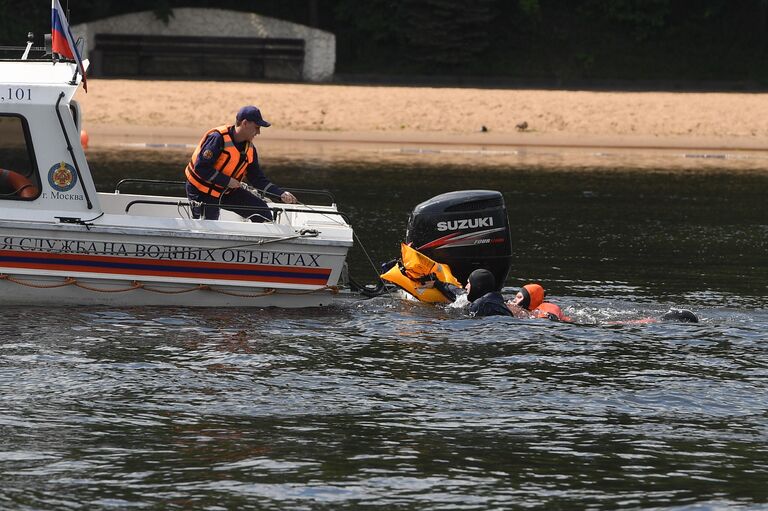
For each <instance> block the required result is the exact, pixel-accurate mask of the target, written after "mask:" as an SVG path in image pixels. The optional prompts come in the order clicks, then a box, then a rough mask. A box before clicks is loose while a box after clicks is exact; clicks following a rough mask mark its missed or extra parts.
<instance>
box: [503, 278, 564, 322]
mask: <svg viewBox="0 0 768 511" xmlns="http://www.w3.org/2000/svg"><path fill="white" fill-rule="evenodd" d="M545 295H546V292H545V291H544V288H543V287H541V285H539V284H526V285H524V286H523V287H521V288H520V291H518V292H517V294H516V295H515V297H514V298H513V299H512V300H510V301H508V302H507V307H508V308H509V310H510V311H511V312H512V314H513V315H515V317H528V318H543V319H549V320H552V321H567V322H570V321H571V318H569V317H568V316H566V315H565V314H563V311H562V309H561V308H560V307H559V306H558V305H555V304H554V303H550V302H545V301H544V296H545Z"/></svg>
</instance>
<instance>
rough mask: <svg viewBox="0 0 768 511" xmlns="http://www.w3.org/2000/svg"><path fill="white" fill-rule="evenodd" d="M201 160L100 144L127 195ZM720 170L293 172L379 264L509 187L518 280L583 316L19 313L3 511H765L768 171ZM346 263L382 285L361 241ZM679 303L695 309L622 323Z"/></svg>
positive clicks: (284, 179)
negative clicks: (467, 194)
mask: <svg viewBox="0 0 768 511" xmlns="http://www.w3.org/2000/svg"><path fill="white" fill-rule="evenodd" d="M185 155H186V153H184V154H182V153H180V152H178V153H177V152H174V151H156V152H138V151H119V152H116V153H98V152H95V153H93V154H92V155H90V157H91V167H92V169H93V171H94V173H95V176H96V179H97V181H98V184H99V188H100V189H103V190H109V189H111V187H113V186H114V184H115V182H116V181H117V180H118V179H119V178H120V177H125V176H127V175H131V176H132V177H154V178H162V179H176V178H177V177H178V175H179V168H180V167H183V164H184V162H183V159H184V157H185ZM722 164H723V162H710V161H701V162H693V163H692V164H690V165H686V166H682V167H681V166H677V167H676V168H666V167H664V166H658V167H653V168H646V169H644V170H643V171H637V170H625V169H622V168H621V166H611V165H599V166H584V167H581V168H569V169H568V170H562V171H561V170H556V169H553V168H552V167H551V166H547V167H537V166H535V165H529V164H527V163H526V162H521V161H518V160H516V161H515V162H514V163H513V164H508V165H497V164H494V165H485V164H483V162H480V163H478V162H473V163H453V164H448V165H443V164H435V163H434V162H431V161H430V162H421V161H419V160H418V159H414V158H408V159H407V160H403V161H399V160H397V159H396V158H395V159H392V158H388V159H386V160H385V162H384V163H371V162H365V163H350V162H334V163H329V162H324V161H319V160H318V161H303V162H300V163H297V162H296V161H288V160H286V161H277V162H275V163H274V164H273V165H271V166H270V167H268V168H267V172H268V174H269V175H270V176H271V177H272V178H273V179H274V180H275V181H276V182H278V183H280V184H282V185H285V186H294V187H301V188H328V189H331V190H332V191H333V192H334V193H335V196H336V199H337V202H338V203H339V207H340V209H341V210H342V211H344V212H346V213H347V214H348V215H349V216H350V218H351V220H352V223H353V225H354V226H355V228H356V232H357V234H358V236H359V238H360V242H361V243H362V246H363V247H364V248H365V251H366V252H367V254H368V255H369V256H370V258H371V259H372V261H373V264H374V265H377V264H378V263H380V262H383V261H386V260H388V259H391V258H393V257H396V256H397V255H398V244H399V242H400V241H401V240H402V239H403V237H404V234H405V223H406V220H407V216H408V213H409V212H410V211H411V209H412V208H413V206H415V205H416V204H417V203H419V202H421V201H423V200H426V199H428V198H430V197H432V196H434V195H437V194H439V193H442V192H446V191H450V190H457V189H475V188H482V189H495V190H500V191H502V192H503V193H504V196H505V200H506V203H507V208H508V212H509V216H510V218H511V219H512V220H513V226H512V231H513V239H514V240H515V242H514V243H513V250H514V253H515V255H514V260H513V267H512V271H511V272H510V277H509V280H508V281H507V283H506V285H507V287H506V288H505V292H507V293H513V292H514V289H515V287H516V286H518V285H520V284H523V283H525V282H527V281H530V280H536V281H540V282H542V283H543V284H544V286H545V287H546V288H547V290H548V294H549V296H550V297H551V299H552V300H553V301H555V302H557V303H558V304H560V305H561V306H563V307H564V309H565V310H566V312H567V313H568V314H569V315H570V316H572V317H573V318H574V319H575V320H576V321H577V324H558V323H554V322H548V321H543V320H527V321H525V320H512V319H508V318H485V319H482V320H480V319H472V318H469V317H468V315H467V312H466V309H465V308H462V307H433V306H425V305H421V304H415V303H409V302H403V301H400V300H397V299H393V298H392V297H387V296H383V297H378V298H374V299H370V300H364V299H362V298H361V297H358V296H355V295H352V294H349V295H346V296H344V297H343V298H341V299H340V300H339V301H338V303H337V305H336V306H334V307H330V308H326V309H320V310H263V309H241V310H210V309H173V308H168V309H149V308H131V309H116V308H71V307H66V306H64V305H62V306H61V307H59V308H53V309H37V308H8V309H5V310H3V311H2V312H1V313H0V314H2V322H0V388H2V391H0V481H2V484H1V485H0V508H2V509H14V510H27V509H29V510H32V509H89V510H90V509H211V510H220V509H334V510H336V509H419V510H421V509H436V510H437V509H440V510H445V509H449V510H452V509H455V510H475V509H477V510H486V509H686V510H694V509H695V510H700V509H765V508H768V485H766V483H767V482H768V442H767V441H766V440H767V439H768V412H767V411H766V410H768V392H766V390H767V389H768V311H766V309H767V307H766V306H767V305H768V270H767V269H766V266H767V265H766V263H767V262H768V258H767V256H766V254H767V252H766V249H767V248H768V241H767V240H768V212H767V211H766V207H765V195H766V191H768V172H765V171H761V170H759V169H757V170H755V169H743V168H735V169H734V168H725V166H722ZM350 272H351V274H352V275H353V276H354V277H355V278H356V280H359V281H367V282H372V281H373V279H374V270H373V268H371V263H369V261H368V259H367V257H366V256H365V255H364V253H363V250H362V249H361V248H360V246H359V245H358V247H356V248H355V249H354V250H353V252H352V253H351V255H350ZM670 307H685V308H688V309H691V310H693V311H694V312H696V314H697V315H698V316H699V317H700V318H701V322H700V323H698V324H681V323H668V322H659V323H651V324H631V323H630V324H627V323H623V324H622V323H621V322H622V321H626V320H633V319H639V318H644V317H658V316H660V315H661V314H662V313H663V312H665V311H666V310H667V309H669V308H670ZM617 322H618V323H617Z"/></svg>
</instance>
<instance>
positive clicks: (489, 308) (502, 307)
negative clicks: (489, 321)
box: [469, 291, 512, 317]
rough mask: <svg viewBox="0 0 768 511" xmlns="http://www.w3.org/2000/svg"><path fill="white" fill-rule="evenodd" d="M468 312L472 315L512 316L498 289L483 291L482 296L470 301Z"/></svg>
mask: <svg viewBox="0 0 768 511" xmlns="http://www.w3.org/2000/svg"><path fill="white" fill-rule="evenodd" d="M469 313H470V314H471V315H472V316H478V317H482V316H512V312H511V311H510V310H509V309H508V308H507V305H506V304H505V303H504V297H503V296H501V293H499V292H498V291H491V292H490V293H485V294H484V295H483V296H481V297H480V298H478V299H477V300H475V301H474V302H472V303H471V304H470V306H469Z"/></svg>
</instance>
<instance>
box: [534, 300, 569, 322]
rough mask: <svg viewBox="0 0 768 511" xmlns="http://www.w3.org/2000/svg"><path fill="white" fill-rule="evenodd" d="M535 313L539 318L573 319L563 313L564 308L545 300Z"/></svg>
mask: <svg viewBox="0 0 768 511" xmlns="http://www.w3.org/2000/svg"><path fill="white" fill-rule="evenodd" d="M533 314H534V316H535V317H537V318H543V319H551V320H554V321H567V322H571V321H573V320H572V319H571V318H569V317H568V316H566V315H565V314H563V310H562V309H561V308H560V307H559V306H558V305H555V304H554V303H550V302H543V303H542V304H540V305H539V307H538V308H537V309H536V310H535V311H533Z"/></svg>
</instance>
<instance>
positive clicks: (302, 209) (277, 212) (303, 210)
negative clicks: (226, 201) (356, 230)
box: [125, 199, 350, 224]
mask: <svg viewBox="0 0 768 511" xmlns="http://www.w3.org/2000/svg"><path fill="white" fill-rule="evenodd" d="M140 204H143V205H148V206H173V207H175V208H177V209H178V208H179V207H185V208H191V207H192V204H190V203H189V202H188V201H162V200H148V199H137V200H132V201H131V202H129V203H128V204H126V205H125V212H126V214H127V213H128V212H129V211H130V209H131V208H132V207H133V206H136V205H140ZM196 204H198V203H196ZM199 204H200V205H201V206H216V207H221V204H219V203H204V202H203V203H199ZM237 208H238V209H239V210H246V211H253V212H254V214H255V215H257V214H259V212H260V211H263V210H264V208H258V207H252V206H240V205H238V206H237ZM269 210H270V212H272V217H273V218H274V222H275V223H277V222H278V221H279V220H280V215H281V214H283V213H312V214H315V215H323V216H339V217H341V218H342V219H343V220H344V221H345V222H346V223H347V224H349V223H350V221H349V217H348V216H347V215H346V214H345V213H342V212H340V211H325V210H318V209H315V208H311V207H301V206H298V207H270V208H269Z"/></svg>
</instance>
